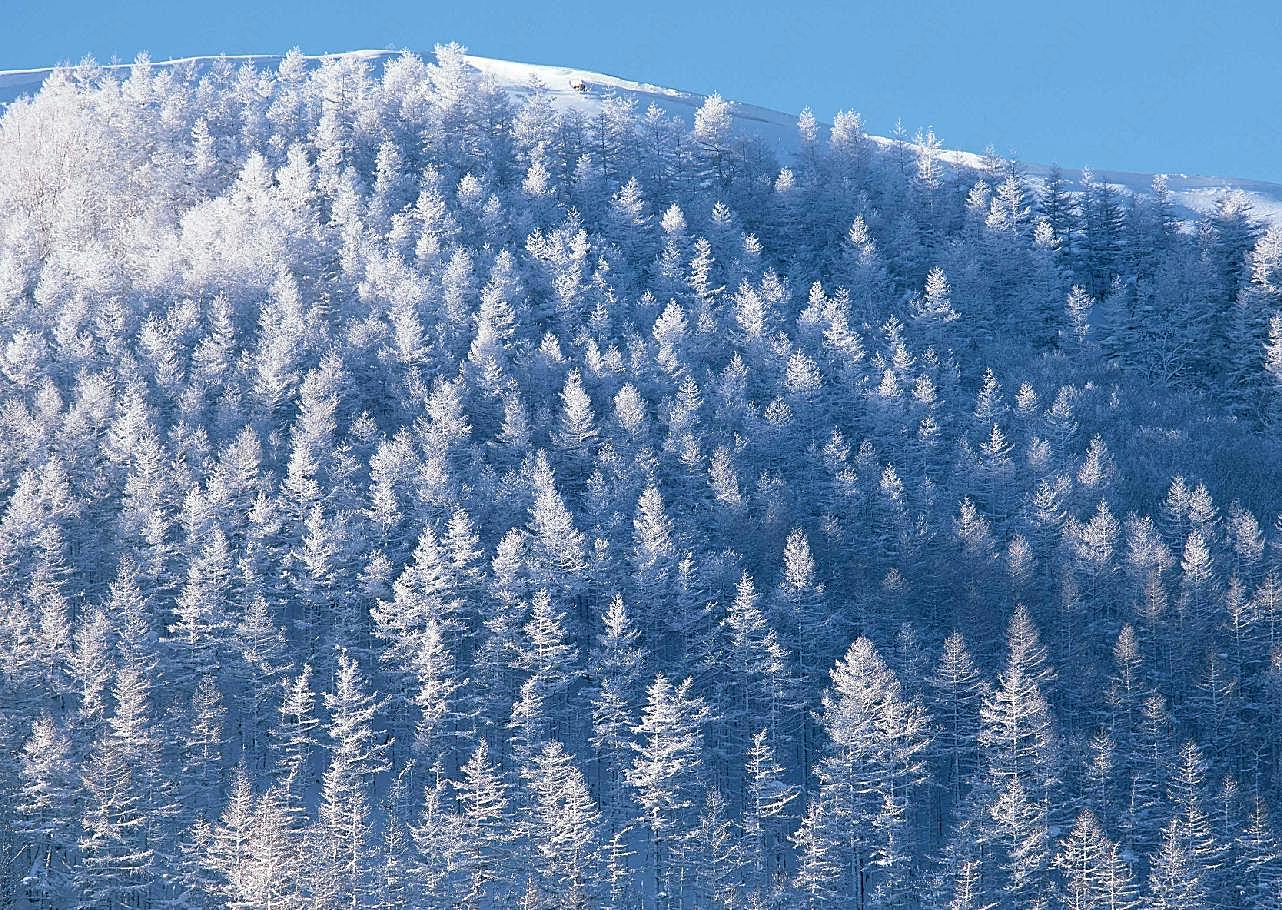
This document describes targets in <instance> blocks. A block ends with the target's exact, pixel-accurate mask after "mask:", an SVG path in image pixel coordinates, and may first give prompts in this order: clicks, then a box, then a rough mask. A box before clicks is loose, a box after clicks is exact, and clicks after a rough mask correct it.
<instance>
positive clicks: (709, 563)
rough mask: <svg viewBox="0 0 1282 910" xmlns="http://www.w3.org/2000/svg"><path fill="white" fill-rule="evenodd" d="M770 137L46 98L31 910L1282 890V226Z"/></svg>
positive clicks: (552, 111)
mask: <svg viewBox="0 0 1282 910" xmlns="http://www.w3.org/2000/svg"><path fill="white" fill-rule="evenodd" d="M731 114H732V106H731V105H730V104H728V103H727V102H725V101H723V100H722V99H721V98H719V97H717V96H712V97H709V98H708V99H706V101H704V102H703V103H702V106H701V107H700V108H699V109H698V111H697V114H695V115H694V117H693V120H692V122H687V121H685V120H682V119H680V118H678V117H675V116H671V115H670V114H668V113H665V112H664V111H663V110H661V109H660V108H658V107H651V108H649V109H648V110H643V109H639V106H637V105H633V104H630V103H628V102H627V101H626V100H624V99H622V98H619V97H613V98H611V97H607V98H605V99H604V100H602V101H601V103H600V104H599V105H597V106H596V107H595V108H593V109H592V110H591V111H589V112H586V113H585V112H582V111H578V110H576V109H573V108H566V107H565V106H564V105H558V104H555V103H553V100H552V99H551V98H550V97H549V94H548V93H547V92H546V91H544V90H542V89H540V88H539V87H538V86H531V87H530V88H529V89H528V91H525V92H523V93H521V94H519V95H514V94H513V93H511V92H509V91H507V90H506V89H505V88H504V87H502V86H500V85H498V84H497V83H496V82H494V80H492V79H489V78H486V77H484V76H482V75H481V74H480V73H478V72H477V71H476V70H474V69H473V68H472V67H470V66H469V65H468V63H467V61H466V59H465V57H464V55H463V51H462V49H461V48H459V47H458V46H456V45H450V46H445V47H440V48H437V51H436V54H435V58H434V59H429V60H424V59H420V58H418V57H416V56H414V55H410V54H406V55H402V56H399V57H395V58H389V59H388V60H387V61H386V62H385V63H380V64H378V65H374V64H371V63H370V62H368V61H364V60H362V59H360V58H355V57H344V56H338V57H334V58H329V59H326V60H325V61H323V62H321V63H317V62H314V61H308V60H305V59H304V58H303V57H302V56H301V55H299V54H298V53H297V52H294V53H291V54H289V55H287V56H286V57H284V58H283V60H282V61H281V62H280V63H279V66H273V67H258V68H255V67H254V66H252V65H249V64H245V65H233V64H232V63H231V62H229V61H226V60H222V61H212V62H209V63H207V65H204V66H200V67H197V66H194V65H188V66H163V67H162V66H153V65H150V64H148V63H147V61H146V60H145V59H140V61H139V62H138V63H137V64H135V65H134V66H133V67H132V68H125V69H123V70H109V69H104V68H99V67H96V66H94V65H92V64H84V65H81V66H78V67H70V68H64V69H61V70H58V71H56V72H55V73H54V75H53V76H52V77H51V78H50V79H49V81H48V82H47V83H46V84H45V86H44V87H43V89H42V90H40V92H39V93H38V94H37V95H36V96H35V97H33V98H29V99H25V100H20V101H17V102H15V103H13V104H12V105H10V106H9V107H8V108H7V110H6V112H5V113H4V115H3V119H0V794H3V795H4V798H3V799H0V894H2V895H4V896H5V897H4V902H5V905H6V906H12V907H16V908H86V910H88V908H93V910H123V908H133V910H144V908H177V910H187V908H192V910H196V908H210V910H213V908H220V910H221V908H229V910H230V908H235V910H294V908H300V910H301V908H309V910H310V908H315V910H331V908H334V910H337V908H353V910H355V908H469V910H470V908H475V910H489V908H531V910H532V908H548V910H553V908H557V910H559V908H620V910H621V908H646V910H685V908H724V910H764V908H827V907H843V908H859V910H880V908H887V910H889V908H906V910H917V908H923V910H925V908H929V910H945V908H947V910H1030V908H1032V910H1138V908H1144V910H1278V908H1279V907H1280V906H1282V847H1280V846H1279V836H1282V832H1279V833H1275V832H1277V826H1279V825H1282V573H1280V572H1279V562H1280V561H1282V524H1279V519H1278V516H1279V512H1282V496H1280V495H1279V494H1280V493H1282V460H1280V459H1279V456H1280V455H1282V446H1280V445H1279V439H1278V432H1279V425H1280V424H1282V230H1279V228H1277V227H1273V228H1269V227H1268V225H1267V224H1266V223H1265V222H1264V221H1263V220H1262V219H1259V218H1257V217H1256V216H1255V215H1254V214H1253V212H1252V211H1251V209H1250V206H1249V205H1248V204H1246V202H1245V201H1244V197H1242V196H1241V195H1238V194H1233V193H1229V192H1226V193H1225V194H1224V195H1223V196H1222V197H1221V198H1220V199H1219V201H1218V203H1217V204H1216V206H1215V209H1214V211H1212V212H1210V213H1209V214H1205V215H1202V216H1196V217H1195V216H1192V215H1190V214H1189V213H1188V212H1186V211H1183V210H1180V209H1179V208H1178V207H1177V206H1176V205H1175V204H1174V202H1173V201H1172V198H1171V195H1170V193H1169V192H1168V190H1167V189H1166V187H1165V185H1164V183H1163V182H1162V180H1161V179H1160V178H1159V179H1157V180H1155V181H1154V185H1153V187H1152V191H1151V193H1148V194H1132V193H1129V192H1123V191H1121V190H1119V189H1118V188H1117V187H1115V186H1113V185H1111V184H1109V183H1108V182H1106V181H1103V180H1099V179H1094V178H1091V177H1090V176H1089V175H1088V176H1087V178H1086V180H1085V182H1084V184H1083V185H1081V186H1078V187H1070V186H1069V184H1068V183H1067V182H1066V181H1065V180H1064V179H1062V178H1061V177H1060V176H1059V175H1058V174H1057V173H1056V172H1054V171H1052V172H1051V174H1050V176H1049V177H1047V178H1044V179H1043V178H1041V177H1038V178H1033V177H1031V176H1029V174H1028V173H1026V172H1025V170H1024V169H1022V168H1021V166H1020V165H1019V164H1018V163H1017V162H1012V161H1006V160H1003V159H1001V158H999V157H997V156H996V155H991V154H990V155H989V156H987V157H986V158H984V159H982V164H980V165H979V166H976V167H971V166H963V165H960V164H957V163H955V162H951V163H950V162H949V161H947V160H945V158H944V157H943V156H942V154H941V151H940V144H939V142H938V140H936V139H935V137H934V136H933V134H931V133H925V134H924V135H918V136H917V137H915V138H910V137H907V136H904V137H901V139H900V140H899V141H895V142H886V141H881V140H878V141H874V139H873V138H872V137H870V136H868V135H866V134H865V133H864V131H863V129H862V125H861V121H860V118H859V116H858V115H856V114H854V113H843V114H840V115H838V116H837V117H836V118H834V122H833V124H832V125H831V126H827V125H823V124H820V123H818V122H817V121H816V119H815V118H814V117H813V116H812V115H811V114H810V113H809V112H803V114H802V115H801V117H800V118H799V120H798V122H797V139H796V142H795V149H789V150H788V151H787V152H786V153H783V152H781V151H780V150H779V149H778V148H777V147H773V146H771V144H770V143H768V142H765V141H763V140H762V139H760V138H754V137H753V136H752V135H750V134H748V133H745V132H743V131H741V130H738V129H735V128H734V125H733V122H732V120H733V118H732V116H731ZM977 160H978V159H977Z"/></svg>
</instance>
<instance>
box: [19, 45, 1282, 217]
mask: <svg viewBox="0 0 1282 910" xmlns="http://www.w3.org/2000/svg"><path fill="white" fill-rule="evenodd" d="M399 54H400V52H399V51H371V50H363V51H350V52H347V53H345V54H342V55H319V56H310V57H307V59H308V60H309V61H313V62H315V63H317V64H319V63H320V61H322V60H324V59H326V57H328V56H355V57H360V58H362V59H365V60H368V61H369V62H370V63H371V64H373V65H380V64H382V63H383V62H385V61H387V60H389V59H391V58H393V57H396V56H398V55H399ZM217 59H219V58H217V57H185V58H181V59H178V60H165V61H161V62H155V63H153V64H152V65H153V66H177V65H190V66H194V67H195V68H197V69H200V68H203V67H207V66H209V65H211V64H212V63H213V62H214V61H215V60H217ZM226 59H227V60H229V61H231V62H232V63H234V64H238V65H239V64H244V63H250V64H253V65H254V66H256V67H261V68H267V67H272V68H274V67H275V66H276V65H277V64H279V63H280V60H281V56H280V55H268V54H257V55H246V56H231V57H227V58H226ZM467 59H468V61H469V62H470V63H471V64H472V65H473V66H474V67H476V69H477V70H478V71H480V72H482V73H484V74H486V75H489V76H492V77H493V78H494V79H495V81H496V82H498V83H499V84H500V85H502V86H504V87H505V88H506V89H507V90H508V92H509V93H510V94H512V95H513V96H515V97H521V96H524V95H525V94H527V93H528V92H529V90H530V87H531V85H532V83H533V82H534V80H538V81H539V82H541V83H542V84H543V86H544V87H545V88H546V89H547V90H548V91H549V92H550V93H551V95H552V97H553V99H554V101H555V103H556V104H558V105H559V106H560V107H562V108H565V109H571V108H572V109H575V110H579V111H583V112H585V113H591V112H593V111H596V110H598V109H599V108H600V106H601V104H602V102H603V101H604V100H605V99H606V98H608V97H609V96H610V95H617V96H620V97H623V98H630V99H633V100H634V101H636V104H637V110H638V112H639V113H640V112H644V111H645V109H646V108H647V107H649V106H650V105H651V104H654V105H657V106H658V107H659V108H661V109H662V110H663V111H664V112H666V113H668V114H669V115H673V116H679V117H681V118H683V119H684V120H686V121H687V122H689V121H691V120H692V119H693V117H694V113H695V111H697V110H698V109H699V107H700V105H702V104H703V101H704V98H705V97H706V96H704V95H700V94H697V93H695V92H684V91H679V90H677V89H671V88H664V87H662V86H657V85H648V84H646V83H641V82H632V81H630V80H627V79H620V78H619V77H617V76H608V75H604V74H602V73H593V72H589V71H587V70H579V69H574V68H571V67H564V66H544V65H541V64H534V63H517V62H514V61H511V60H494V59H491V58H489V57H477V56H471V55H469V56H468V58H467ZM128 67H129V64H113V65H111V66H108V67H106V68H107V69H128ZM51 72H53V69H52V68H43V69H29V70H3V71H0V109H2V108H3V106H4V105H6V104H7V103H9V102H11V101H14V100H15V99H17V98H20V97H22V96H23V95H29V94H34V93H35V92H36V91H38V90H39V88H40V86H41V84H42V83H43V82H44V80H45V79H46V78H47V77H48V76H49V74H50V73H51ZM575 82H582V84H583V86H584V90H583V91H579V90H577V89H575V88H573V87H572V84H573V83H575ZM733 111H734V120H735V128H736V129H737V130H738V131H739V132H741V133H744V134H748V135H752V136H756V137H758V138H760V139H762V140H763V141H765V142H767V143H769V144H770V145H771V146H773V147H774V148H776V149H777V150H778V151H779V152H780V153H781V155H783V156H784V157H786V156H787V155H788V153H790V152H791V151H793V150H794V149H795V148H796V147H797V145H798V139H797V130H796V116H795V115H792V114H785V113H782V112H780V111H773V110H770V109H768V108H763V107H757V106H755V105H752V104H743V103H739V102H736V103H735V104H734V106H733ZM872 139H873V141H875V142H876V143H878V144H879V145H882V146H883V147H889V146H891V145H893V144H894V142H895V140H892V139H887V138H884V137H880V136H874V137H872ZM941 158H942V159H943V160H944V161H945V162H947V163H948V164H950V165H952V166H954V167H964V168H977V167H978V166H979V165H980V162H981V157H980V156H979V155H977V154H974V153H971V152H962V151H945V152H943V153H941ZM1025 170H1026V173H1027V174H1028V176H1029V177H1030V178H1031V179H1032V180H1034V181H1038V182H1040V180H1041V178H1042V177H1044V176H1045V175H1046V174H1047V173H1049V171H1050V168H1049V167H1046V166H1044V165H1033V164H1029V165H1026V167H1025ZM1094 174H1095V177H1096V179H1099V180H1104V181H1107V182H1109V183H1111V184H1113V185H1115V186H1117V187H1120V188H1122V189H1124V190H1126V191H1128V192H1139V193H1146V192H1148V191H1149V187H1150V185H1151V184H1152V180H1153V175H1152V174H1138V173H1130V172H1126V171H1109V170H1095V171H1094ZM1063 176H1064V180H1065V181H1066V183H1067V184H1068V185H1069V187H1070V188H1078V189H1079V188H1080V187H1081V185H1082V171H1081V170H1073V169H1069V168H1065V169H1063ZM1166 176H1167V184H1168V187H1169V188H1170V191H1171V194H1172V196H1173V199H1174V201H1175V203H1176V205H1178V206H1179V207H1180V208H1181V209H1182V210H1183V212H1184V214H1185V215H1186V216H1188V217H1193V216H1196V215H1198V214H1201V213H1204V212H1207V211H1210V210H1211V209H1212V208H1213V207H1214V205H1215V200H1216V198H1217V197H1218V196H1219V195H1220V194H1221V193H1223V192H1224V191H1225V190H1239V191H1241V192H1242V193H1243V194H1245V195H1246V197H1247V198H1248V199H1249V200H1250V202H1251V204H1252V205H1253V207H1254V208H1255V211H1256V213H1257V214H1258V215H1259V216H1260V217H1261V218H1263V219H1265V220H1267V221H1270V222H1272V223H1274V224H1277V225H1282V184H1276V183H1268V182H1265V181H1261V180H1244V179H1237V178H1232V177H1203V176H1194V175H1188V174H1167V175H1166Z"/></svg>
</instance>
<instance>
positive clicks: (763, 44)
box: [0, 0, 1282, 182]
mask: <svg viewBox="0 0 1282 910" xmlns="http://www.w3.org/2000/svg"><path fill="white" fill-rule="evenodd" d="M786 6H792V7H793V9H791V10H790V11H787V12H785V11H784V8H785V7H786ZM0 20H3V21H5V22H6V23H7V27H4V28H0V68H6V69H11V68H20V67H35V66H43V65H47V64H50V63H53V62H57V61H60V60H77V59H79V58H81V57H82V56H84V55H86V54H92V55H93V56H95V57H96V58H98V59H99V60H101V61H107V60H110V59H111V58H112V57H118V58H121V59H124V60H129V59H132V58H133V56H134V55H135V54H136V53H137V52H138V51H140V50H147V51H149V52H150V53H151V54H152V56H153V58H155V59H163V58H166V57H175V56H187V55H192V54H209V53H218V52H226V53H280V52H283V51H285V50H287V49H289V48H290V47H292V46H294V45H297V46H299V47H301V48H302V49H303V50H304V51H306V52H308V53H317V52H322V51H338V50H351V49H355V48H361V47H373V48H402V47H408V48H411V49H414V50H421V51H429V50H430V49H431V46H432V45H433V44H435V43H437V42H441V41H448V40H457V41H460V42H462V43H464V44H466V45H467V46H468V48H469V49H470V50H471V51H472V52H474V53H478V54H483V55H486V56H491V57H506V58H510V59H515V60H522V61H528V62H532V63H555V64H564V65H570V66H578V67H582V68H585V69H592V70H598V71H603V72H609V73H613V74H616V75H619V76H623V77H626V78H631V79H637V80H639V81H644V82H653V83H658V84H664V85H670V86H673V87H677V88H684V89H691V90H694V91H701V92H710V91H713V90H716V91H720V92H721V93H722V94H723V95H725V96H727V97H730V98H735V99H739V100H743V101H751V102H753V103H756V104H761V105H764V106H766V107H772V108H777V109H779V110H784V111H789V112H795V111H798V110H800V109H801V107H802V106H804V105H807V104H808V105H810V106H811V107H812V108H813V109H814V110H815V112H816V113H817V114H818V115H819V116H820V117H821V118H822V119H828V118H829V117H830V116H831V115H832V113H833V112H834V111H836V110H839V109H842V108H853V109H855V110H858V111H860V112H861V113H862V114H863V115H864V119H865V122H866V123H867V125H868V127H869V129H870V130H871V131H873V132H879V133H886V132H889V131H890V130H891V129H892V127H893V126H894V123H895V120H896V119H897V118H902V120H903V122H904V125H905V126H906V127H908V129H909V130H910V131H911V130H914V129H915V128H917V127H919V126H927V125H933V126H934V128H935V130H936V132H937V133H938V134H939V136H940V138H941V139H943V141H944V143H945V144H946V145H948V146H949V147H954V148H963V149H968V150H972V151H980V150H982V149H983V148H984V146H986V145H988V144H990V143H991V144H992V145H993V146H994V147H995V148H996V149H997V150H998V151H999V152H1002V153H1004V154H1014V155H1017V156H1019V157H1021V158H1024V159H1025V160H1028V161H1035V162H1051V161H1057V162H1059V163H1060V164H1063V165H1065V166H1072V167H1079V166H1084V165H1089V166H1091V167H1094V168H1096V169H1100V170H1103V169H1116V170H1139V171H1168V172H1172V173H1174V172H1184V173H1198V174H1216V175H1220V176H1236V177H1249V178H1258V179H1265V180H1274V181H1279V182H1282V0H1197V2H1194V0H1162V2H1156V0H1112V2H1105V0H1073V2H1071V3H1057V4H1051V3H1035V2H1028V0H1024V2H1015V0H990V2H984V0H951V2H947V0H922V2H912V0H899V2H893V0H840V2H826V0H824V2H821V0H812V2H804V0H803V2H798V3H793V4H785V3H783V2H775V3H760V2H756V0H739V2H732V0H710V2H709V0H684V2H679V0H638V2H635V3H621V2H610V0H597V2H595V3H591V2H585V0H543V2H540V3H534V2H513V0H504V2H492V0H454V2H449V3H442V2H437V0H397V2H381V3H380V2H362V0H348V2H344V3H337V2H330V0H312V2H301V0H298V2H278V3H271V2H250V0H217V2H210V3H204V4H202V3H200V2H199V0H195V2H191V0H187V2H181V3H180V2H173V0H171V2H164V3H162V2H150V3H149V2H141V0H97V2H94V3H86V2H80V0H64V2H57V3H53V2H50V0H3V2H2V3H0Z"/></svg>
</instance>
